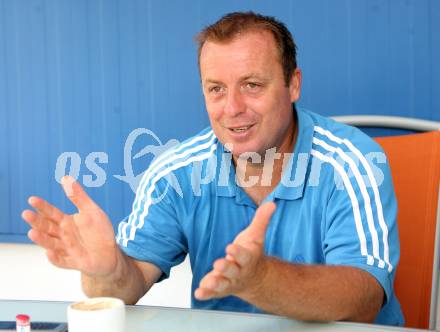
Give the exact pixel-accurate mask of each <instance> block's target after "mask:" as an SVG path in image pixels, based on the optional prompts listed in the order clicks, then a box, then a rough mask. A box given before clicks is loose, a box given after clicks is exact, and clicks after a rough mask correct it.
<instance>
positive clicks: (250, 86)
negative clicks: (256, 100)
mask: <svg viewBox="0 0 440 332" xmlns="http://www.w3.org/2000/svg"><path fill="white" fill-rule="evenodd" d="M260 88H261V84H258V83H255V82H247V83H246V89H247V90H248V91H258V90H259V89H260Z"/></svg>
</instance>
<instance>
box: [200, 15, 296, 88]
mask: <svg viewBox="0 0 440 332" xmlns="http://www.w3.org/2000/svg"><path fill="white" fill-rule="evenodd" d="M249 31H268V32H271V33H272V35H273V37H274V39H275V44H276V45H277V49H278V53H279V57H280V59H279V60H280V62H281V66H282V67H283V74H284V81H285V83H286V86H288V85H289V83H290V78H291V77H292V74H293V72H294V71H295V69H296V45H295V42H294V41H293V38H292V35H291V34H290V32H289V30H288V29H287V28H286V26H285V25H284V24H283V23H281V22H280V21H277V20H276V19H275V18H273V17H271V16H263V15H260V14H256V13H254V12H234V13H229V14H226V15H225V16H223V17H222V18H221V19H220V20H218V21H217V22H215V23H214V24H211V25H209V26H207V27H205V28H204V29H203V30H202V31H201V32H200V33H199V34H198V35H197V36H196V40H197V42H198V46H199V50H198V61H199V67H200V54H201V52H202V47H203V45H204V44H205V42H207V41H213V42H220V43H222V42H229V41H231V40H233V39H234V38H235V37H237V36H238V35H239V34H241V33H244V32H249Z"/></svg>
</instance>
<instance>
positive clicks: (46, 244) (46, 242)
mask: <svg viewBox="0 0 440 332" xmlns="http://www.w3.org/2000/svg"><path fill="white" fill-rule="evenodd" d="M28 237H29V239H31V240H32V241H33V242H35V243H36V244H38V245H39V246H40V247H43V248H44V249H46V250H53V251H56V252H59V253H60V254H63V255H65V254H66V252H65V250H64V246H63V244H62V242H61V241H60V240H59V239H57V238H55V237H52V236H50V235H47V234H45V233H43V232H40V231H38V230H36V229H31V230H30V231H29V232H28Z"/></svg>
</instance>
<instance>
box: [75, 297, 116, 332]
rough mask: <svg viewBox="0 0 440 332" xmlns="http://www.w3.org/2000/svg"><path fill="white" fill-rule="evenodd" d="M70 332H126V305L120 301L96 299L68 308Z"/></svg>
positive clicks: (108, 298) (104, 298) (103, 298)
mask: <svg viewBox="0 0 440 332" xmlns="http://www.w3.org/2000/svg"><path fill="white" fill-rule="evenodd" d="M67 322H68V328H69V332H97V331H105V332H124V330H125V305H124V302H123V301H121V300H120V299H116V298H112V297H95V298H90V299H86V300H84V301H80V302H76V303H72V304H70V305H69V306H68V308H67Z"/></svg>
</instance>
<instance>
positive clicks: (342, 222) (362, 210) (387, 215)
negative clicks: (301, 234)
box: [323, 151, 400, 301]
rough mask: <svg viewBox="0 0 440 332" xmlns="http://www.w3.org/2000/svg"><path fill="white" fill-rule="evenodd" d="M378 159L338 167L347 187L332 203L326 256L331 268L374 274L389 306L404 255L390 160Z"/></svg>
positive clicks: (337, 192) (335, 192)
mask: <svg viewBox="0 0 440 332" xmlns="http://www.w3.org/2000/svg"><path fill="white" fill-rule="evenodd" d="M377 156H379V157H377ZM377 156H374V155H370V157H371V158H366V157H364V156H362V157H361V158H359V160H356V163H353V164H352V165H342V166H337V165H333V169H334V171H335V173H337V176H338V177H339V178H340V180H341V183H342V185H341V186H339V188H338V186H335V187H334V190H333V191H332V193H331V194H330V197H329V199H328V204H327V214H326V216H325V219H326V220H325V230H324V235H323V252H324V256H325V261H326V264H332V265H347V266H353V267H357V268H360V269H362V270H365V271H367V272H369V273H370V274H372V275H373V276H374V277H375V278H376V279H377V280H378V282H379V283H380V284H381V286H382V288H383V289H384V291H385V294H386V301H388V300H389V299H390V298H391V297H392V293H393V281H394V275H395V268H396V266H397V263H398V260H399V252H400V247H399V238H398V230H397V225H396V215H397V204H396V199H395V195H394V189H393V185H392V179H391V173H390V170H389V167H388V164H387V162H386V157H385V155H384V154H383V152H380V151H379V152H378V155H377ZM376 157H377V158H376ZM367 159H368V160H367ZM354 168H356V170H355V171H353V169H354ZM367 168H368V169H367Z"/></svg>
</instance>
